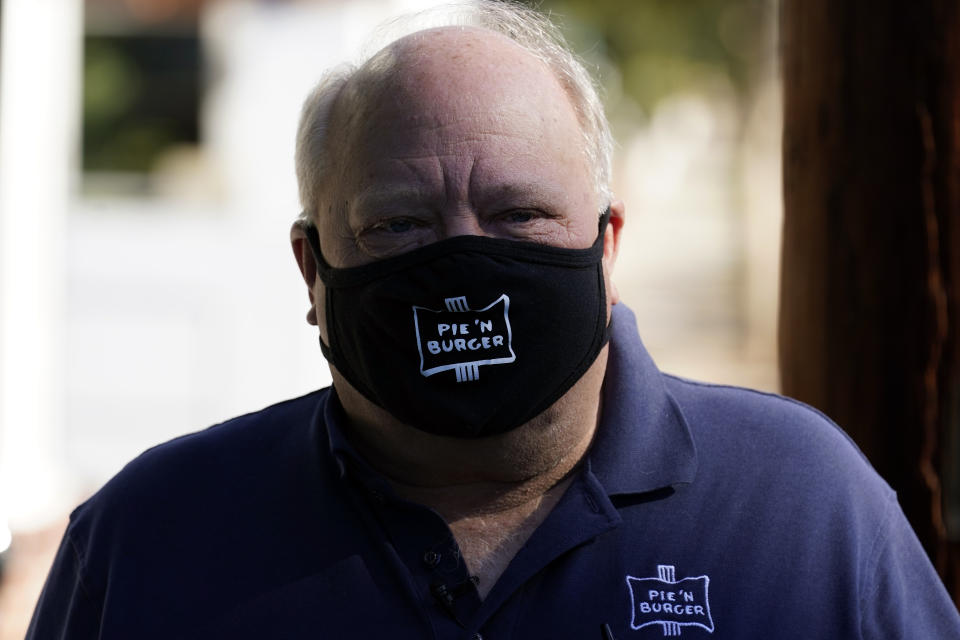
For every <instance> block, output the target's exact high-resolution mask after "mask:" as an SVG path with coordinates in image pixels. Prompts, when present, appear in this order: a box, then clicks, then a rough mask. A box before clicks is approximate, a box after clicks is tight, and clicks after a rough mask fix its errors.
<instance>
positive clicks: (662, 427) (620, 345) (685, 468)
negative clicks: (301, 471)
mask: <svg viewBox="0 0 960 640" xmlns="http://www.w3.org/2000/svg"><path fill="white" fill-rule="evenodd" d="M609 344H610V351H609V355H608V359H607V371H606V374H605V377H604V383H603V394H602V397H603V405H602V409H601V411H602V413H601V418H600V425H599V427H598V429H597V435H596V436H595V438H594V442H593V445H592V446H591V449H590V451H589V453H588V458H589V465H590V468H591V470H592V471H593V473H594V474H595V475H596V477H597V479H598V480H599V481H600V483H601V485H603V487H604V489H605V490H606V491H607V493H608V494H609V495H616V494H629V493H645V492H648V491H655V490H657V489H662V488H665V487H671V486H676V485H681V484H687V483H690V482H692V481H693V478H694V476H695V475H696V470H697V454H696V449H695V447H694V443H693V436H692V435H691V433H690V429H689V428H688V426H687V423H686V421H685V420H684V417H683V414H682V413H681V412H680V408H679V406H677V403H676V401H675V400H674V399H673V397H671V396H670V394H669V393H668V392H667V389H666V387H665V386H664V383H663V375H662V374H661V373H660V370H659V369H657V366H656V365H655V364H654V362H653V360H652V359H651V358H650V355H649V354H648V353H647V351H646V349H645V348H644V346H643V343H642V342H641V340H640V336H639V334H638V333H637V323H636V318H635V317H634V315H633V312H632V311H630V309H628V308H627V307H626V306H625V305H623V304H617V305H615V306H614V307H613V315H612V318H611V321H610V342H609ZM323 414H324V415H323V418H324V422H325V423H326V425H327V434H328V438H329V447H330V452H331V453H332V454H333V457H334V459H335V460H336V461H337V465H338V467H339V471H340V475H341V476H343V474H344V473H345V471H346V469H345V466H346V464H350V465H351V466H352V467H353V468H354V470H355V471H357V472H358V473H359V475H360V478H361V479H363V480H365V481H366V482H367V483H375V484H377V485H382V486H380V487H378V488H380V489H382V490H384V491H389V490H388V486H387V483H386V482H385V481H384V480H383V479H381V478H379V474H377V473H376V472H375V471H374V470H373V469H372V468H370V467H369V465H367V464H366V462H365V461H364V460H363V458H362V457H361V456H360V455H359V454H358V453H357V452H356V450H355V449H354V447H353V446H352V445H351V444H350V442H349V440H348V439H347V437H346V434H345V430H346V429H347V417H346V414H345V413H344V410H343V406H342V405H341V404H340V399H339V398H338V397H337V394H336V391H335V390H334V389H333V388H332V387H331V388H330V394H329V395H328V396H327V402H325V403H324V406H323ZM348 461H349V462H348Z"/></svg>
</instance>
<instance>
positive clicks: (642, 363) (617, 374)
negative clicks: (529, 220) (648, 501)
mask: <svg viewBox="0 0 960 640" xmlns="http://www.w3.org/2000/svg"><path fill="white" fill-rule="evenodd" d="M602 398H603V404H602V407H601V417H600V425H599V427H598V429H597V435H596V436H595V439H594V443H593V446H592V447H591V449H590V452H589V454H588V455H589V458H590V462H591V467H592V470H593V472H594V474H595V475H596V476H597V479H598V480H599V481H600V483H601V484H602V485H603V487H604V488H605V489H606V491H607V493H608V494H610V495H615V494H624V493H645V492H648V491H655V490H657V489H663V488H665V487H672V486H676V485H681V484H688V483H690V482H693V479H694V477H695V476H696V471H697V453H696V448H695V446H694V442H693V436H692V434H691V433H690V429H689V427H688V426H687V423H686V420H685V419H684V417H683V414H682V413H681V411H680V407H679V406H678V405H677V402H676V400H675V399H674V398H673V397H672V396H671V395H670V394H669V392H668V391H667V389H666V386H665V385H664V382H663V374H661V373H660V370H659V369H657V366H656V365H655V364H654V363H653V360H652V359H651V358H650V355H649V354H648V353H647V351H646V349H645V348H644V347H643V343H642V342H641V340H640V336H639V334H638V333H637V323H636V318H635V317H634V315H633V312H632V311H630V309H628V308H627V307H626V306H625V305H623V304H617V305H615V306H614V307H613V316H612V318H611V321H610V352H609V355H608V359H607V371H606V375H605V377H604V382H603V395H602Z"/></svg>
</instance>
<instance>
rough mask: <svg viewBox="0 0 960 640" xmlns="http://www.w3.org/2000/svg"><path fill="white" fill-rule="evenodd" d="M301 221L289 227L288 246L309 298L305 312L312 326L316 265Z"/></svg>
mask: <svg viewBox="0 0 960 640" xmlns="http://www.w3.org/2000/svg"><path fill="white" fill-rule="evenodd" d="M304 224H306V223H305V222H304V221H303V220H297V221H296V222H294V223H293V226H291V227H290V246H291V247H293V257H294V258H296V260H297V266H298V267H299V268H300V274H301V275H302V276H303V281H304V282H305V283H306V285H307V295H309V297H310V310H309V311H308V312H307V322H308V323H309V324H312V325H316V324H317V303H316V294H315V291H314V290H315V289H316V286H317V284H318V283H317V263H316V261H315V260H314V259H313V252H312V251H310V244H309V242H307V233H306V231H305V230H304Z"/></svg>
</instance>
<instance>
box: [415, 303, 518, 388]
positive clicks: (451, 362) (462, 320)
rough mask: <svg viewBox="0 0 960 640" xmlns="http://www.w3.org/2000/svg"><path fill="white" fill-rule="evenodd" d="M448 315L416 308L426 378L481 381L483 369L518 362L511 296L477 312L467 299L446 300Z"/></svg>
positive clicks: (421, 363)
mask: <svg viewBox="0 0 960 640" xmlns="http://www.w3.org/2000/svg"><path fill="white" fill-rule="evenodd" d="M443 302H444V305H445V306H446V311H443V310H441V311H435V310H433V309H428V308H426V307H417V306H414V307H413V324H414V327H415V328H416V331H417V350H418V351H419V352H420V373H421V374H422V375H423V376H424V377H429V376H432V375H433V374H435V373H440V372H441V371H450V370H451V369H452V370H453V371H454V372H455V373H456V377H457V382H467V381H473V380H478V379H479V378H480V367H481V366H483V365H488V364H506V363H509V362H513V361H514V360H516V359H517V356H516V354H514V352H513V344H512V343H513V332H512V330H511V328H510V317H509V315H508V312H509V309H510V298H509V296H507V294H503V295H501V296H500V297H499V298H497V299H496V300H494V301H493V302H491V303H490V304H488V305H487V306H486V307H484V308H483V309H478V310H476V311H474V310H472V309H470V306H469V305H468V304H467V298H466V297H465V296H459V297H456V298H445V299H444V301H443Z"/></svg>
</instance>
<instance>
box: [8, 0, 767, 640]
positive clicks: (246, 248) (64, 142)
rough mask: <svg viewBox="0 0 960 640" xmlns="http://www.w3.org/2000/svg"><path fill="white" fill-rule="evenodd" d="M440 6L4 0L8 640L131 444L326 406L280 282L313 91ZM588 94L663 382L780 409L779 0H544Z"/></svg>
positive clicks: (294, 277)
mask: <svg viewBox="0 0 960 640" xmlns="http://www.w3.org/2000/svg"><path fill="white" fill-rule="evenodd" d="M431 4H434V3H433V2H430V1H429V0H352V1H349V2H347V1H346V0H342V1H341V0H313V1H310V0H300V1H296V0H272V1H267V0H259V1H256V0H87V1H86V2H82V1H81V0H45V1H37V0H0V8H2V12H0V20H2V30H0V63H2V66H0V563H2V565H0V566H2V574H0V575H2V577H0V639H2V640H6V639H7V638H22V637H23V633H24V631H25V628H26V623H27V620H28V618H29V614H30V612H31V610H32V607H33V604H34V602H35V600H36V597H37V595H38V593H39V590H40V587H41V585H42V580H43V578H44V576H45V573H46V571H47V569H48V567H49V564H50V562H51V559H52V554H53V553H54V551H55V547H56V544H57V542H58V541H59V538H60V535H61V534H62V530H63V527H64V526H65V523H66V516H67V514H68V513H69V511H70V510H71V509H72V508H73V507H74V506H75V505H76V504H77V503H78V502H79V501H81V500H83V499H84V498H85V497H86V496H88V495H89V494H90V493H91V492H93V491H95V490H96V489H97V487H99V486H100V485H101V484H102V483H103V482H105V481H106V480H107V479H108V478H109V477H110V476H112V475H113V474H114V473H116V472H117V471H118V470H119V469H120V468H121V467H122V465H123V464H124V463H125V462H126V461H128V460H130V459H131V458H133V457H135V456H136V455H137V454H139V453H140V452H141V451H143V450H144V449H145V448H147V447H150V446H152V445H155V444H157V443H160V442H162V441H164V440H168V439H170V438H172V437H175V436H177V435H180V434H183V433H187V432H190V431H194V430H197V429H200V428H203V427H206V426H208V425H210V424H213V423H216V422H218V421H221V420H223V419H226V418H229V417H232V416H235V415H237V414H241V413H245V412H249V411H254V410H257V409H260V408H262V407H264V406H266V405H268V404H271V403H273V402H276V401H279V400H282V399H286V398H290V397H293V396H296V395H299V394H302V393H305V392H307V391H310V390H312V389H315V388H317V387H320V386H325V385H326V384H328V382H329V374H328V373H327V370H326V366H325V363H324V361H323V358H322V356H321V354H320V351H319V349H318V348H317V344H316V334H315V330H314V329H313V328H311V327H309V326H308V325H307V324H306V322H305V320H304V318H305V314H306V311H307V308H308V302H307V296H306V294H305V291H304V287H303V284H302V282H301V280H300V276H299V273H298V271H297V268H296V266H295V263H294V261H293V260H292V255H291V250H290V248H289V242H288V229H289V225H290V223H291V222H292V221H293V219H294V218H295V217H296V216H297V214H298V212H299V209H298V203H297V193H296V184H295V179H294V170H293V144H294V132H295V127H296V123H297V118H298V115H299V108H300V104H301V102H302V100H303V98H304V97H305V95H306V94H307V92H308V91H309V90H310V88H311V87H312V86H313V85H314V84H315V83H316V81H317V80H318V79H319V76H320V74H321V72H322V71H323V70H324V69H325V68H327V67H329V66H331V65H333V64H335V63H337V62H339V61H341V60H343V59H346V58H349V57H352V56H353V55H355V54H356V53H357V52H358V51H359V49H360V48H361V47H362V45H363V44H364V43H365V42H366V41H367V37H368V35H369V34H370V32H371V30H372V29H373V28H374V27H375V26H376V25H377V24H379V23H380V22H381V21H382V20H383V19H384V18H385V17H388V16H390V15H392V14H398V13H401V12H407V11H411V10H418V9H422V8H425V7H426V6H429V5H431ZM538 4H539V6H540V7H541V9H543V10H544V11H548V12H550V13H551V14H553V15H554V16H555V18H556V19H557V20H558V21H559V22H561V23H562V24H563V25H564V26H565V28H566V33H567V36H568V37H569V39H570V40H571V42H572V43H573V45H574V47H575V49H576V50H577V51H578V52H579V53H580V54H581V55H582V56H583V57H584V59H585V60H586V61H587V62H588V64H589V65H590V66H592V67H593V68H594V69H595V70H596V71H597V75H598V77H599V79H600V80H601V82H602V84H603V87H604V90H605V93H606V104H607V108H608V114H609V117H610V119H611V121H612V123H613V127H614V134H615V137H616V139H617V141H618V144H619V147H618V149H617V152H616V166H615V181H614V190H615V192H616V193H617V194H618V195H619V196H620V197H621V198H622V199H623V200H624V201H625V202H626V205H627V216H628V218H627V226H626V228H625V237H624V247H623V250H622V253H621V256H620V259H619V262H618V265H617V270H616V273H615V278H616V281H617V282H618V286H619V288H620V290H621V293H622V295H623V298H624V299H625V301H626V303H627V304H628V305H630V306H631V307H632V308H633V309H634V311H635V312H636V313H637V316H638V319H639V322H640V328H641V334H642V335H643V337H644V340H645V342H646V344H647V346H648V348H649V349H650V351H651V352H652V354H653V356H654V358H655V359H656V360H657V362H658V364H659V365H660V366H661V368H663V369H665V370H667V371H670V372H674V373H679V374H681V375H685V376H689V377H694V378H701V379H709V380H713V381H720V382H727V383H732V384H740V385H747V386H752V387H759V388H761V389H766V390H773V391H775V390H777V389H778V380H777V363H776V349H775V347H776V345H775V336H776V312H777V296H778V291H777V286H778V260H779V247H780V237H779V233H780V226H781V195H780V193H781V189H780V155H781V152H780V138H781V106H780V102H781V98H780V89H779V79H778V60H777V35H776V24H777V16H776V11H777V5H776V3H775V2H774V1H772V0H684V1H683V2H676V1H669V0H645V1H639V0H582V1H581V0H563V1H559V0H558V1H544V2H542V3H538Z"/></svg>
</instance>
